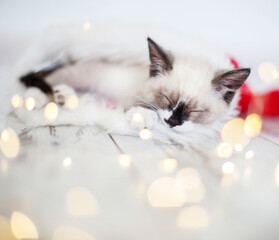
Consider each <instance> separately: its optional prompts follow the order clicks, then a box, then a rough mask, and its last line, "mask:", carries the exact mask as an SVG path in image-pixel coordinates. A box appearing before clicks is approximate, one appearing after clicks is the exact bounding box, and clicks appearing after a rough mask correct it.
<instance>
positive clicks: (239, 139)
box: [222, 118, 250, 148]
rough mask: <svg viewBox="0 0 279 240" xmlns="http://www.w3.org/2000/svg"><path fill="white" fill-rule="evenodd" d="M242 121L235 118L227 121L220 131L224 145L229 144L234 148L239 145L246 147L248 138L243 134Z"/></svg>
mask: <svg viewBox="0 0 279 240" xmlns="http://www.w3.org/2000/svg"><path fill="white" fill-rule="evenodd" d="M243 128H244V119H242V118H235V119H232V120H230V121H228V122H227V123H226V124H225V125H224V126H223V129H222V139H223V141H224V142H225V143H229V144H230V145H231V146H232V147H234V148H235V146H236V145H238V144H240V145H242V147H246V146H247V145H248V143H249V141H250V137H249V136H247V135H246V134H245V132H244V129H243Z"/></svg>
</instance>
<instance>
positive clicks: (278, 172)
mask: <svg viewBox="0 0 279 240" xmlns="http://www.w3.org/2000/svg"><path fill="white" fill-rule="evenodd" d="M275 183H276V184H277V186H279V162H278V163H277V165H276V168H275Z"/></svg>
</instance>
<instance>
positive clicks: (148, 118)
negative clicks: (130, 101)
mask: <svg viewBox="0 0 279 240" xmlns="http://www.w3.org/2000/svg"><path fill="white" fill-rule="evenodd" d="M126 118H127V120H128V122H129V123H130V125H131V127H132V128H134V129H137V130H141V129H143V128H149V129H150V128H152V127H153V125H154V124H155V123H156V122H158V115H157V113H156V112H155V111H153V110H150V109H146V108H143V107H133V108H131V109H129V110H128V111H127V112H126Z"/></svg>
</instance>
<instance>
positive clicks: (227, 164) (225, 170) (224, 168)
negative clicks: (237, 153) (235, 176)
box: [222, 162, 235, 174]
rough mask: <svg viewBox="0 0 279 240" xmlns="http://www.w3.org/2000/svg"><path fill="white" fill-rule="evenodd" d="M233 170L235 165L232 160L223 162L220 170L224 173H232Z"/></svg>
mask: <svg viewBox="0 0 279 240" xmlns="http://www.w3.org/2000/svg"><path fill="white" fill-rule="evenodd" d="M234 170H235V166H234V164H233V163H232V162H225V163H224V164H223V166H222V171H223V173H224V174H232V173H233V172H234Z"/></svg>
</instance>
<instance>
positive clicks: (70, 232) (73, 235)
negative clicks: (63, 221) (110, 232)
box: [52, 226, 95, 240]
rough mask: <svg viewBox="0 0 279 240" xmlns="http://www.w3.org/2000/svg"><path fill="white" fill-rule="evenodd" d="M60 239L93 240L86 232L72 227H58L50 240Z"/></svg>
mask: <svg viewBox="0 0 279 240" xmlns="http://www.w3.org/2000/svg"><path fill="white" fill-rule="evenodd" d="M61 239H68V240H71V239H82V240H95V238H94V237H92V236H91V235H90V234H89V233H88V232H86V231H84V230H83V229H80V228H77V227H72V226H59V227H57V228H56V229H55V230H54V233H53V237H52V240H61Z"/></svg>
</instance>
